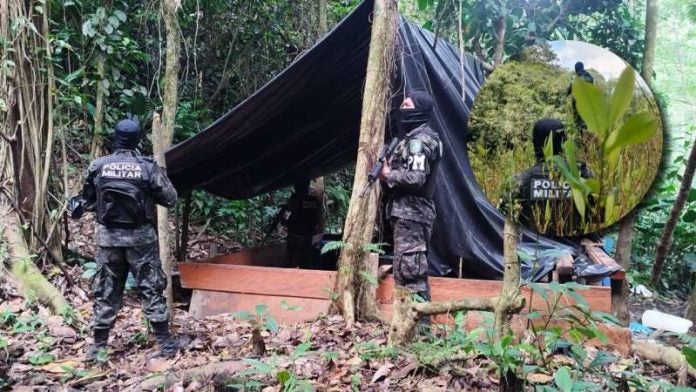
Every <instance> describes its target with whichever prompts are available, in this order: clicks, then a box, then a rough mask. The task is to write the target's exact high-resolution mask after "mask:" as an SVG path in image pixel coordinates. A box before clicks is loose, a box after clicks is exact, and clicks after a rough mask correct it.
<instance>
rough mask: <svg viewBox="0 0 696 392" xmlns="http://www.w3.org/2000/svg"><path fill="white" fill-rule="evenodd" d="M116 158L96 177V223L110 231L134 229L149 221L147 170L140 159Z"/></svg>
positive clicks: (106, 163)
mask: <svg viewBox="0 0 696 392" xmlns="http://www.w3.org/2000/svg"><path fill="white" fill-rule="evenodd" d="M119 158H120V157H114V158H113V159H109V160H107V162H105V163H104V164H103V165H102V166H101V167H100V168H99V171H100V173H99V174H98V177H97V183H96V188H97V205H96V213H97V222H99V223H100V224H102V225H104V226H105V227H106V228H109V229H135V228H138V227H140V226H142V225H144V224H146V223H148V222H150V219H149V218H150V216H149V215H150V214H148V209H149V208H151V203H150V200H149V199H150V197H149V196H148V194H147V186H148V175H147V167H146V165H144V162H143V161H142V160H141V159H138V158H121V159H119Z"/></svg>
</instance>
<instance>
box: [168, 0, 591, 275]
mask: <svg viewBox="0 0 696 392" xmlns="http://www.w3.org/2000/svg"><path fill="white" fill-rule="evenodd" d="M371 11H372V2H371V1H365V2H364V3H362V4H361V5H359V6H358V7H357V8H356V10H354V11H353V12H352V13H351V14H350V15H349V16H348V17H347V18H346V19H344V20H343V21H342V22H341V23H339V24H338V25H337V26H336V27H335V28H334V29H333V30H332V31H331V32H330V33H329V34H328V35H326V36H325V37H324V38H323V39H322V40H321V41H319V42H318V43H317V44H316V45H315V46H314V47H313V48H311V49H310V50H308V51H307V52H306V53H304V54H303V55H302V56H301V57H300V58H298V59H297V60H296V61H295V62H294V63H293V64H291V65H290V66H289V67H288V68H286V69H285V70H284V71H283V72H281V73H280V74H279V75H278V76H276V77H275V78H274V79H273V80H271V81H270V82H268V83H267V84H266V85H265V86H264V87H263V88H261V89H260V90H258V91H257V92H256V93H255V94H253V95H252V96H251V97H249V98H248V99H247V100H245V101H243V102H242V103H241V104H239V105H238V106H237V107H235V108H234V109H232V110H231V111H230V112H228V113H227V114H225V115H224V116H223V117H221V118H220V119H218V120H217V121H216V122H215V123H213V124H211V125H210V126H209V127H208V128H206V129H205V130H203V131H202V132H200V133H199V134H197V135H195V136H193V137H192V138H190V139H188V140H186V141H184V142H182V143H180V144H178V145H176V146H174V147H173V148H172V149H170V150H169V151H168V152H167V155H166V158H167V170H168V174H169V177H170V178H171V179H172V181H173V183H174V185H175V186H176V188H177V190H179V191H180V192H184V191H187V190H190V189H193V188H202V189H205V190H206V191H208V192H210V193H213V194H215V195H218V196H222V197H225V198H230V199H240V198H248V197H252V196H255V195H258V194H261V193H265V192H268V191H271V190H274V189H278V188H281V187H284V186H288V185H290V184H292V183H293V182H294V181H296V180H298V179H301V178H314V177H318V176H322V175H326V174H329V173H331V172H333V171H335V170H337V169H339V168H341V167H344V166H346V165H348V164H350V163H351V162H353V161H354V160H355V155H356V151H357V145H358V136H359V125H360V110H361V105H362V89H363V85H364V80H365V69H366V66H367V54H368V48H369V42H370V27H371V25H370V17H371V15H370V14H371ZM399 38H400V39H399V42H398V47H399V50H398V53H399V56H398V64H397V65H398V67H397V68H398V77H397V78H396V80H397V81H396V82H395V84H397V86H394V87H395V88H396V89H398V90H401V91H403V89H404V87H405V89H406V90H409V89H416V88H417V89H424V90H427V91H429V92H430V93H431V95H432V96H433V98H434V100H435V110H434V115H433V119H432V120H431V126H432V127H433V129H435V130H437V131H439V132H440V136H441V138H442V140H443V144H444V148H445V149H444V157H443V161H442V164H441V165H440V170H439V172H438V173H437V176H438V178H437V182H436V183H437V185H436V193H435V204H436V208H437V211H438V218H437V220H436V222H435V227H434V232H433V240H432V246H431V250H430V253H431V254H430V258H429V259H430V270H431V271H430V272H431V275H447V274H449V273H451V271H452V270H453V269H454V270H455V271H458V269H459V266H460V260H461V261H462V262H461V267H462V270H463V272H464V273H465V276H468V277H480V278H489V279H496V278H500V277H501V276H502V271H503V269H502V259H503V257H502V249H503V239H502V231H503V223H504V219H503V217H502V216H501V215H500V214H499V213H498V211H497V210H496V209H495V208H494V207H493V206H492V205H491V204H490V203H489V202H488V200H487V199H486V197H485V195H484V194H483V192H482V191H481V189H480V188H479V186H478V185H477V184H476V181H475V177H474V174H473V173H472V170H471V166H470V165H469V160H468V157H467V153H466V124H467V119H468V115H469V109H470V108H471V107H472V105H473V100H474V97H475V96H476V94H477V93H478V91H479V89H480V88H481V85H482V83H483V81H484V72H483V68H482V64H481V63H480V61H478V60H477V59H475V58H474V57H472V56H470V55H464V56H463V58H464V67H461V62H460V57H461V56H460V54H459V51H458V50H457V49H456V48H455V47H454V46H452V45H450V44H448V43H446V42H445V41H443V40H442V39H439V40H436V39H435V37H434V35H433V34H432V33H430V32H428V31H426V30H423V29H421V28H419V27H418V26H416V25H414V24H412V23H409V22H406V21H405V20H403V19H401V20H400V23H399ZM436 41H437V42H436ZM462 68H463V71H464V73H463V75H462ZM462 85H464V86H465V87H466V88H464V98H463V94H462ZM402 96H403V95H399V94H397V95H395V97H394V102H395V105H398V102H400V100H401V97H402ZM395 107H396V106H395ZM389 132H391V131H389ZM358 174H360V173H358ZM519 249H520V252H519V253H520V255H521V258H522V262H523V269H522V270H523V277H525V278H532V279H535V280H536V279H538V278H540V277H542V276H543V275H545V274H547V273H548V272H549V271H550V270H551V269H552V268H553V264H554V261H553V260H555V258H556V257H558V255H559V254H560V253H562V252H571V253H574V254H575V253H576V252H577V249H578V248H577V247H576V246H575V245H574V244H572V243H571V242H567V241H564V242H558V241H554V240H551V239H548V238H544V237H538V235H536V234H534V233H531V232H527V231H523V233H522V238H521V241H520V245H519Z"/></svg>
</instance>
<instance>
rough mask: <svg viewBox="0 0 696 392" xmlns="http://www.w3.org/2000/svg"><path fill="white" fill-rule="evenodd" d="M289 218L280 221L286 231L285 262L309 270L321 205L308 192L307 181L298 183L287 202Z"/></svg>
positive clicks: (319, 224) (315, 197) (312, 194)
mask: <svg viewBox="0 0 696 392" xmlns="http://www.w3.org/2000/svg"><path fill="white" fill-rule="evenodd" d="M287 209H288V211H289V212H290V216H289V217H288V218H287V219H285V220H283V221H282V224H283V225H284V226H285V227H286V228H287V230H288V236H287V261H288V266H290V267H300V268H311V267H312V261H313V248H312V241H313V237H314V234H315V233H317V232H321V231H320V227H321V220H322V203H321V200H320V199H319V197H317V196H316V194H314V193H313V192H311V191H310V186H309V180H302V181H298V182H297V183H296V184H295V192H294V193H293V194H292V196H290V200H288V204H287Z"/></svg>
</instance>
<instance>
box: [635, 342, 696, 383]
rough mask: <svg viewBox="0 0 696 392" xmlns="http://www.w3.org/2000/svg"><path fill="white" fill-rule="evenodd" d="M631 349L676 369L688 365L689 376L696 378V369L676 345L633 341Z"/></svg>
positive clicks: (648, 358) (650, 359) (644, 356)
mask: <svg viewBox="0 0 696 392" xmlns="http://www.w3.org/2000/svg"><path fill="white" fill-rule="evenodd" d="M631 350H632V351H633V352H634V353H635V354H638V356H640V357H641V358H643V359H647V360H649V361H653V362H657V363H661V364H663V365H666V366H669V367H670V368H671V369H673V370H675V371H679V370H680V369H683V368H684V367H686V371H687V373H688V374H689V376H691V377H692V378H696V369H694V368H693V367H692V366H690V365H688V364H687V363H686V358H685V357H684V354H682V352H681V351H679V350H678V349H676V348H674V347H666V346H661V345H659V344H655V343H649V342H633V344H632V345H631Z"/></svg>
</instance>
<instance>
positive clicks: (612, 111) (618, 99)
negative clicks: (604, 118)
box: [609, 66, 636, 124]
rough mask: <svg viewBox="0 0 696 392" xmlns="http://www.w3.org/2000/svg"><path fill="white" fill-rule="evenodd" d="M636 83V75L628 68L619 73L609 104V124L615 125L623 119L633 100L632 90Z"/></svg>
mask: <svg viewBox="0 0 696 392" xmlns="http://www.w3.org/2000/svg"><path fill="white" fill-rule="evenodd" d="M635 83H636V73H635V71H634V70H633V68H631V67H630V66H626V68H625V69H624V70H623V72H621V76H620V77H619V81H618V82H617V83H616V87H615V88H614V93H613V94H612V96H611V103H610V104H609V123H610V124H615V123H616V121H618V120H619V119H621V117H623V115H624V113H626V109H628V107H629V105H630V104H631V100H632V99H633V90H634V88H635Z"/></svg>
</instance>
